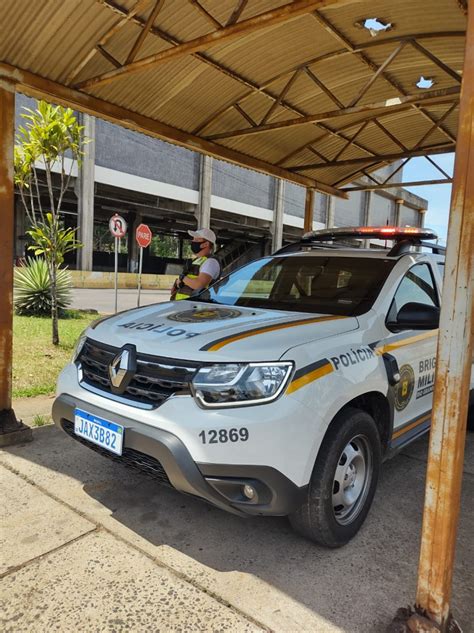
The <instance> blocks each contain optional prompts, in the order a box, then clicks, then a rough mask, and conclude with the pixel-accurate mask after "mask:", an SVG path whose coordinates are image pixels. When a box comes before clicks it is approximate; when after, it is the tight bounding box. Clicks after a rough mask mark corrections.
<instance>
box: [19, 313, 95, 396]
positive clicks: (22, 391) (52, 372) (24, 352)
mask: <svg viewBox="0 0 474 633" xmlns="http://www.w3.org/2000/svg"><path fill="white" fill-rule="evenodd" d="M96 318H97V315H93V314H85V315H83V314H77V315H75V316H74V318H68V319H60V321H59V339H60V341H61V343H60V345H58V346H56V345H53V344H52V343H51V319H49V318H46V317H44V318H43V317H27V316H14V317H13V397H14V398H24V397H29V396H40V395H49V394H51V393H54V390H55V387H56V379H57V377H58V374H59V372H60V371H61V369H62V368H63V367H64V366H65V365H66V364H67V363H68V362H69V360H70V358H71V354H72V350H73V348H74V344H75V342H76V340H77V339H78V337H79V334H80V333H81V332H82V330H83V329H84V328H85V327H87V325H89V323H90V322H91V321H94V320H95V319H96Z"/></svg>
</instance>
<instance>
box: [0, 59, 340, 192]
mask: <svg viewBox="0 0 474 633" xmlns="http://www.w3.org/2000/svg"><path fill="white" fill-rule="evenodd" d="M2 76H3V77H5V78H6V79H9V80H11V81H15V82H16V83H17V90H18V91H19V92H23V93H24V94H26V95H28V96H30V97H36V98H40V99H46V100H49V101H52V102H53V103H57V104H60V105H66V106H68V107H72V108H76V109H78V110H81V111H82V112H85V113H86V114H92V115H93V116H97V117H99V118H102V119H105V120H107V121H111V122H112V123H116V124H119V125H122V126H123V127H127V128H129V129H131V130H136V131H138V132H142V133H144V134H148V135H149V136H153V137H155V138H160V139H163V140H167V141H171V142H174V143H176V144H177V145H181V146H182V147H186V148H187V149H191V150H193V151H196V152H200V153H202V154H209V155H210V156H214V157H215V158H222V159H224V160H227V161H229V162H231V163H235V164H236V165H241V166H245V167H248V168H250V169H255V170H256V171H261V172H264V173H266V174H269V175H270V176H277V177H278V178H285V179H286V180H290V181H292V182H296V183H297V184H300V185H303V186H304V187H314V188H315V189H318V190H319V191H322V192H323V193H329V194H331V195H334V196H338V197H339V198H346V197H347V194H345V193H343V192H341V191H338V190H337V189H335V188H334V187H331V186H329V185H326V183H322V182H319V181H316V180H314V179H312V178H307V177H305V176H300V175H299V174H295V173H293V172H291V171H288V170H287V169H283V168H281V167H278V166H276V165H272V164H270V163H267V162H265V161H262V160H259V159H257V158H252V157H251V156H248V155H247V154H242V153H241V152H238V151H236V150H233V149H231V148H228V147H224V146H222V145H217V144H216V143H212V142H209V141H207V140H205V139H202V138H199V137H198V136H195V135H193V134H190V133H188V132H184V131H182V130H178V129H177V128H174V127H171V126H170V125H167V124H165V123H162V122H160V121H156V120H155V119H151V118H149V117H146V116H143V115H141V114H138V113H137V112H134V111H132V110H127V109H126V108H122V107H121V106H117V105H115V104H112V103H110V102H108V101H103V100H102V99H98V98H97V97H93V96H91V95H87V94H85V93H83V92H79V91H78V90H74V89H73V88H68V87H67V86H64V85H62V84H59V83H56V82H54V81H51V80H49V79H45V78H44V77H40V76H38V75H35V74H34V73H30V72H29V71H25V70H22V69H20V68H16V67H14V66H10V65H9V64H4V63H1V62H0V78H1V77H2Z"/></svg>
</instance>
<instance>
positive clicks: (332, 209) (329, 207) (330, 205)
mask: <svg viewBox="0 0 474 633" xmlns="http://www.w3.org/2000/svg"><path fill="white" fill-rule="evenodd" d="M335 218H336V198H335V197H334V196H330V195H328V196H326V228H327V229H331V228H332V227H333V226H334V221H335Z"/></svg>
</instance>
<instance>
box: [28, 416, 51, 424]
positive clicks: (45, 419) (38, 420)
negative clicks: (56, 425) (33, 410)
mask: <svg viewBox="0 0 474 633" xmlns="http://www.w3.org/2000/svg"><path fill="white" fill-rule="evenodd" d="M47 424H52V420H51V417H50V416H49V415H40V414H39V413H37V414H36V415H35V417H34V418H33V426H46V425H47Z"/></svg>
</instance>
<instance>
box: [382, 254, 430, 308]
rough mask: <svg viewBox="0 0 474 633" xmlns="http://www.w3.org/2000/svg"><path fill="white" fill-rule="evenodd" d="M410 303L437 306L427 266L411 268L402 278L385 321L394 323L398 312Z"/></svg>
mask: <svg viewBox="0 0 474 633" xmlns="http://www.w3.org/2000/svg"><path fill="white" fill-rule="evenodd" d="M412 302H416V303H423V304H424V305H428V306H436V307H438V306H439V300H438V293H437V291H436V286H435V283H434V280H433V275H432V273H431V269H430V267H429V266H428V264H417V265H416V266H413V268H410V270H409V271H408V272H407V273H406V275H405V276H404V277H403V279H402V281H401V282H400V285H399V286H398V288H397V291H396V292H395V296H394V298H393V301H392V305H391V306H390V310H389V312H388V317H387V320H388V321H394V320H395V319H396V316H397V314H398V312H399V310H400V309H401V308H403V306H404V305H405V304H407V303H412Z"/></svg>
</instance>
